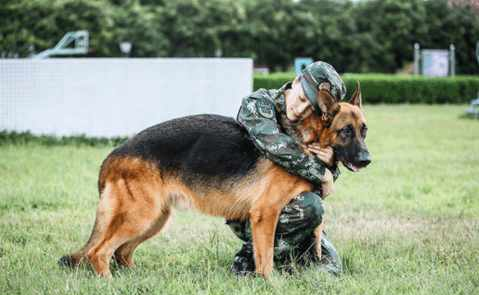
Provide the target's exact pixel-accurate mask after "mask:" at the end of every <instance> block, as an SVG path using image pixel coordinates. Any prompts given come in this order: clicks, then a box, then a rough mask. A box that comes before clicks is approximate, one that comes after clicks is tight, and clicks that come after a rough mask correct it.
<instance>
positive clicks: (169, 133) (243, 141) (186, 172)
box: [111, 115, 260, 187]
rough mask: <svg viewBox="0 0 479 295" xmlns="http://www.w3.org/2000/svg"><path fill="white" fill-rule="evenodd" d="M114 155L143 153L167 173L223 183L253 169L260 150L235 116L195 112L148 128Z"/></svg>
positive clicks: (190, 180)
mask: <svg viewBox="0 0 479 295" xmlns="http://www.w3.org/2000/svg"><path fill="white" fill-rule="evenodd" d="M111 156H134V157H139V158H141V159H144V160H147V161H150V162H153V163H155V164H156V165H157V166H158V168H159V169H161V171H162V172H163V173H164V172H169V173H175V174H177V175H178V176H179V177H180V178H181V179H182V180H183V181H184V182H185V183H186V184H189V185H195V184H203V185H214V186H216V187H219V186H220V185H221V186H223V185H224V181H225V180H234V179H236V178H240V177H242V176H245V175H246V174H248V173H249V172H250V171H251V170H253V169H254V168H255V166H256V163H257V161H258V158H259V156H260V154H259V151H258V150H257V149H256V147H255V146H254V144H253V142H252V141H251V139H250V138H249V137H248V134H247V132H246V131H245V130H244V129H243V128H242V127H241V126H240V125H239V124H238V123H237V122H236V121H235V120H234V119H232V118H228V117H223V116H219V115H195V116H188V117H183V118H178V119H173V120H170V121H166V122H163V123H160V124H158V125H155V126H152V127H150V128H147V129H145V130H143V131H141V132H140V133H138V134H137V135H136V136H134V137H132V138H131V139H129V140H128V141H127V142H126V143H125V144H123V145H122V146H120V147H118V148H117V149H115V150H114V151H113V152H112V154H111ZM198 182H201V183H198ZM215 184H217V185H215Z"/></svg>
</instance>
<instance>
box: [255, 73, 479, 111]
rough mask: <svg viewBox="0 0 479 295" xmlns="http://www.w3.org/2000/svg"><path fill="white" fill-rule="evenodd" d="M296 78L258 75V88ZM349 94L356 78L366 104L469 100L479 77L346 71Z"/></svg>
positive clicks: (477, 88)
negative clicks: (431, 76)
mask: <svg viewBox="0 0 479 295" xmlns="http://www.w3.org/2000/svg"><path fill="white" fill-rule="evenodd" d="M293 78H294V73H277V74H269V75H264V74H257V75H255V77H254V89H255V90H256V89H259V88H267V89H271V88H279V87H280V86H281V85H283V83H285V82H286V81H290V80H292V79H293ZM343 80H344V83H346V87H347V89H348V94H347V96H348V97H349V96H350V95H351V93H352V91H353V90H354V87H355V84H356V81H357V80H359V81H360V82H361V91H362V94H363V100H364V102H365V103H428V104H432V103H468V102H469V101H470V100H472V99H473V98H475V97H477V93H478V91H479V77H477V76H456V77H453V78H427V77H421V76H406V75H385V74H345V75H343Z"/></svg>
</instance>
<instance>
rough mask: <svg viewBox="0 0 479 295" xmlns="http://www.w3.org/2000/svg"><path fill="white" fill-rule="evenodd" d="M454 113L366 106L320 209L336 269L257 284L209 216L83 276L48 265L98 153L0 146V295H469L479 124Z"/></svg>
mask: <svg viewBox="0 0 479 295" xmlns="http://www.w3.org/2000/svg"><path fill="white" fill-rule="evenodd" d="M464 109H465V106H450V105H440V106H435V105H434V106H425V105H413V106H411V105H396V106H391V105H378V106H366V115H367V118H368V121H369V135H368V139H367V143H368V145H369V149H370V152H371V154H372V157H373V162H372V164H371V165H370V166H369V167H368V168H367V169H365V170H363V171H361V172H359V173H357V174H353V173H350V172H349V171H347V170H346V169H342V172H343V174H342V176H341V177H340V179H339V180H338V181H337V183H336V189H337V192H336V194H335V195H333V196H331V197H329V198H328V199H327V200H326V219H327V232H328V234H329V237H330V238H331V239H332V241H333V242H334V244H335V245H336V247H337V248H338V251H339V252H340V254H341V255H342V259H343V264H344V267H345V273H344V274H343V275H342V276H339V277H333V276H331V275H329V274H327V273H323V272H321V271H319V270H318V269H315V268H314V267H313V268H308V269H303V270H299V271H298V272H296V273H294V274H284V273H283V274H282V273H279V272H275V273H274V274H273V276H272V277H271V279H270V280H269V281H264V280H262V279H260V278H241V279H237V278H236V277H235V276H233V275H232V274H231V273H230V272H229V266H230V263H231V261H232V258H233V255H234V253H235V251H236V250H238V249H239V247H240V241H239V240H238V239H236V238H235V237H234V235H233V234H232V232H230V230H229V229H228V228H227V227H226V226H225V225H224V221H223V220H222V219H220V218H213V217H208V216H202V215H198V214H196V213H192V212H177V213H176V214H175V215H176V216H175V217H174V219H173V223H172V224H171V225H170V226H169V227H168V229H167V230H166V231H165V232H164V233H162V234H160V235H159V236H157V237H155V238H153V239H151V240H149V241H147V242H145V243H144V244H143V245H142V246H140V248H139V249H138V250H137V252H136V253H135V261H136V267H135V268H133V269H130V270H125V269H117V270H114V272H113V275H114V277H113V279H112V280H110V281H108V280H104V279H99V278H96V277H95V276H94V275H93V273H92V272H91V271H90V269H89V268H88V267H81V268H79V269H77V270H69V269H61V268H59V267H58V266H57V260H58V258H59V257H60V256H62V255H63V254H66V253H68V252H70V251H72V250H74V249H76V248H78V247H80V246H81V245H83V243H84V242H85V241H86V239H87V238H88V236H89V234H90V230H91V227H92V224H93V221H94V217H95V207H96V203H97V201H98V195H97V188H96V181H97V175H98V169H99V166H100V163H101V161H102V160H103V158H104V157H105V156H106V155H107V153H108V152H109V151H110V150H111V149H112V147H111V146H106V145H104V146H98V147H89V146H86V145H83V146H75V145H56V146H47V145H41V144H39V143H35V142H31V143H27V144H21V145H19V144H8V143H1V144H0V294H151V293H158V294H252V293H253V292H254V293H257V294H312V293H324V294H405V293H406V294H479V121H478V120H468V119H462V118H460V115H461V113H462V111H463V110H464Z"/></svg>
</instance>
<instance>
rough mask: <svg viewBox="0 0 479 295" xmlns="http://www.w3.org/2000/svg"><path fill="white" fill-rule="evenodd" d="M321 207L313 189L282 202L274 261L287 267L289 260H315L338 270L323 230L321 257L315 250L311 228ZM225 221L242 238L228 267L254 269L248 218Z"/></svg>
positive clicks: (239, 271)
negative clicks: (286, 202)
mask: <svg viewBox="0 0 479 295" xmlns="http://www.w3.org/2000/svg"><path fill="white" fill-rule="evenodd" d="M323 214H324V209H323V206H322V203H321V198H320V197H319V195H318V194H316V193H311V192H305V193H302V194H300V195H298V196H297V197H296V198H294V199H293V200H292V201H291V202H289V203H288V205H286V206H285V207H284V208H283V210H282V211H281V214H280V216H279V220H278V225H277V227H276V235H275V242H274V260H275V265H276V266H277V267H279V268H280V269H284V270H289V268H290V267H291V265H292V263H293V262H295V263H298V264H300V265H309V264H317V265H319V266H320V269H322V270H325V271H328V272H330V273H333V274H336V275H337V274H339V273H341V271H342V265H341V259H340V258H339V255H338V253H337V251H336V249H335V248H334V246H333V244H332V243H331V242H329V241H328V239H327V237H326V236H325V234H324V232H323V235H322V238H321V250H322V255H321V256H322V257H321V260H319V259H318V257H317V256H316V254H315V250H314V248H315V243H316V241H315V239H314V229H315V228H316V227H317V226H318V225H319V224H321V221H322V217H323ZM226 224H228V225H229V227H230V228H231V229H232V230H233V232H234V233H235V235H236V236H237V237H238V238H240V239H241V240H243V241H244V244H243V247H242V248H241V250H240V251H239V252H238V253H236V255H235V258H234V262H233V265H232V266H231V270H232V271H233V272H234V273H236V274H238V275H245V274H248V273H251V272H254V269H255V267H254V258H253V244H252V234H251V225H250V222H249V220H246V221H237V220H228V221H226Z"/></svg>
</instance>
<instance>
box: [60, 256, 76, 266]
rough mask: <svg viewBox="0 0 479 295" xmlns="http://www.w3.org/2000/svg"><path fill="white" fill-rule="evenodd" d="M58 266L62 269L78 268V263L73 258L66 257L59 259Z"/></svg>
mask: <svg viewBox="0 0 479 295" xmlns="http://www.w3.org/2000/svg"><path fill="white" fill-rule="evenodd" d="M58 265H59V266H60V267H70V268H73V267H76V266H77V263H76V262H75V261H74V259H73V257H71V256H69V255H65V256H63V257H62V258H60V259H58Z"/></svg>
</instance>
